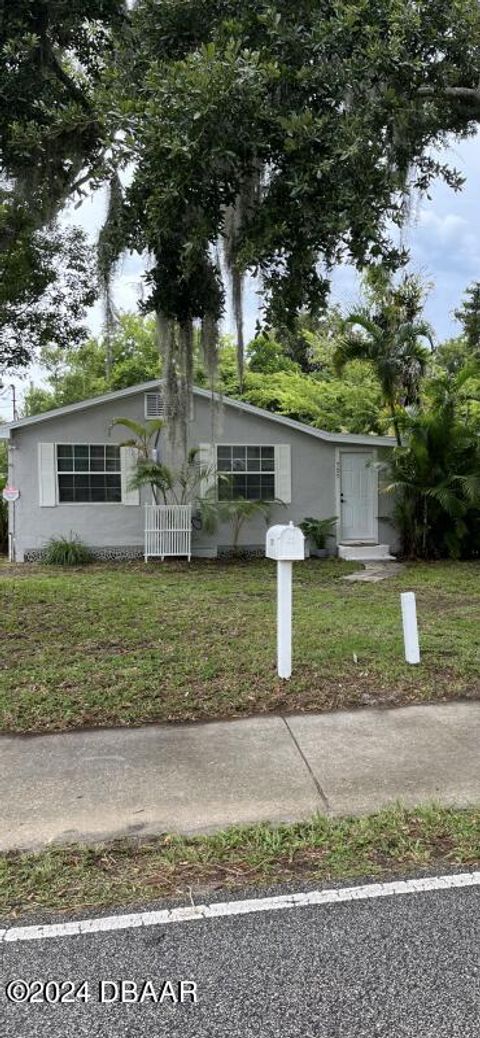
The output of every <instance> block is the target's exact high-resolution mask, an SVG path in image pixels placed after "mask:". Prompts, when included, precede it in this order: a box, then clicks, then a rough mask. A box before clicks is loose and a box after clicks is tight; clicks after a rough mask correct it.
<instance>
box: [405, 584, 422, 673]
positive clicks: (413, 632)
mask: <svg viewBox="0 0 480 1038" xmlns="http://www.w3.org/2000/svg"><path fill="white" fill-rule="evenodd" d="M400 598H401V602H402V620H403V639H404V642H405V659H406V661H407V663H420V646H419V643H418V624H417V606H416V603H415V595H414V593H413V591H404V592H403V594H401V595H400Z"/></svg>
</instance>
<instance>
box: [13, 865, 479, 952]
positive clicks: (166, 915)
mask: <svg viewBox="0 0 480 1038" xmlns="http://www.w3.org/2000/svg"><path fill="white" fill-rule="evenodd" d="M478 886H480V872H461V873H458V874H456V875H450V876H425V877H424V878H423V879H407V880H396V881H394V882H393V883H367V884H365V885H364V886H359V887H340V888H339V889H337V890H313V891H311V892H310V893H305V894H281V895H279V896H278V897H263V898H251V899H250V900H248V901H224V902H217V903H214V904H212V905H186V906H184V907H183V908H167V909H162V910H160V911H157V912H136V913H132V914H131V915H112V916H105V917H103V918H99V919H79V920H77V921H75V922H67V923H50V924H46V925H45V926H13V927H11V929H9V930H3V931H2V930H0V944H2V943H4V944H7V943H9V942H14V941H41V940H45V939H46V938H53V937H78V936H81V935H82V934H83V935H86V934H93V933H106V932H111V931H114V930H131V929H138V928H139V927H142V926H166V925H167V924H169V923H185V922H192V921H193V920H197V919H221V918H222V917H224V916H233V915H250V914H251V913H253V912H278V911H281V910H284V909H288V908H290V909H291V908H307V907H309V906H311V905H338V904H341V903H343V902H345V901H366V900H370V899H374V898H377V897H396V896H399V895H402V894H425V893H428V892H430V891H434V890H457V889H458V888H459V887H478Z"/></svg>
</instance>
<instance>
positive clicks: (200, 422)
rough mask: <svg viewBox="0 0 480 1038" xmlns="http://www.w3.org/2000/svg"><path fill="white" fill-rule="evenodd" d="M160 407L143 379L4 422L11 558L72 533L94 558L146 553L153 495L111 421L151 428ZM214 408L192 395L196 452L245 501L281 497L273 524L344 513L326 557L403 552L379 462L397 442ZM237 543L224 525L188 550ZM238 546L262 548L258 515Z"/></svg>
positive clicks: (246, 408)
mask: <svg viewBox="0 0 480 1038" xmlns="http://www.w3.org/2000/svg"><path fill="white" fill-rule="evenodd" d="M162 408H163V404H162V384H161V382H148V383H144V384H143V385H138V386H133V387H130V388H128V389H123V390H120V391H118V392H112V393H108V394H107V395H104V396H99V397H96V398H95V399H91V400H85V401H82V402H80V403H76V404H72V405H70V406H68V407H62V408H59V409H58V410H56V411H50V412H47V413H44V414H40V415H37V416H35V417H32V418H22V419H20V420H19V421H16V422H13V423H11V424H10V425H3V426H0V437H1V438H3V439H6V440H8V447H9V477H8V482H9V484H10V485H11V486H14V487H15V488H17V489H18V491H19V497H18V500H16V501H15V502H12V503H10V504H9V528H10V534H9V543H10V557H11V558H12V559H13V560H15V561H17V562H22V561H29V560H35V559H36V558H38V557H39V555H40V554H41V552H42V549H43V548H44V546H45V544H46V542H47V541H48V540H49V538H50V537H52V536H55V535H63V536H67V537H68V536H69V535H70V534H71V533H73V534H76V535H78V537H80V538H81V540H83V541H84V542H85V543H86V544H88V545H89V546H90V547H91V548H92V549H93V550H94V553H95V554H97V555H98V556H99V557H104V558H114V557H120V558H132V557H135V556H142V555H143V550H144V508H143V507H142V506H143V504H145V503H148V502H149V500H150V491H149V490H148V489H144V490H143V489H142V491H141V492H139V491H136V490H131V489H130V479H131V470H132V466H133V465H135V458H136V452H135V451H134V450H133V451H132V449H130V448H128V447H121V446H120V445H121V443H122V441H123V440H125V438H126V434H125V430H123V429H121V428H119V427H118V426H117V427H114V428H113V429H112V428H111V423H112V421H113V420H114V419H117V418H119V417H121V418H132V419H135V420H136V421H139V422H144V421H145V419H146V418H148V417H153V416H158V415H160V416H161V414H162ZM216 410H218V413H217V415H216V420H215V422H214V421H213V417H212V401H211V394H210V392H209V391H207V390H205V389H194V392H193V407H192V413H191V415H190V421H189V423H188V424H189V445H190V446H192V447H193V446H195V447H199V448H200V456H201V458H202V461H203V462H204V463H209V464H210V465H211V466H212V470H213V469H215V468H216V467H218V468H219V469H220V468H221V469H222V470H223V471H226V472H231V474H232V478H233V476H234V477H235V480H234V482H235V485H236V486H237V491H238V494H239V496H243V497H247V498H248V497H261V498H262V499H268V498H272V500H273V499H274V498H276V499H280V500H281V501H282V502H284V507H280V506H278V505H273V506H272V511H271V522H272V523H275V522H280V523H282V522H288V521H289V520H293V521H294V522H300V521H301V520H302V519H303V518H305V516H315V517H328V516H337V517H338V520H337V528H336V536H335V537H334V538H332V541H331V550H332V551H335V550H337V548H338V553H339V554H340V555H342V556H343V557H353V556H355V557H359V556H360V557H362V553H363V554H364V555H369V554H370V555H372V556H373V557H377V556H379V557H382V556H384V555H388V550H389V549H394V548H395V547H396V543H397V537H396V532H395V529H394V526H393V524H392V521H391V518H390V513H391V501H390V499H389V496H388V495H386V494H384V493H382V492H381V486H380V487H379V482H380V483H381V481H382V476H381V471H380V475H379V470H380V469H381V466H379V465H378V464H377V462H379V461H381V460H382V459H384V458H385V457H387V456H388V454H389V451H390V450H391V448H392V447H393V446H394V441H393V440H392V439H391V438H389V437H383V436H358V435H353V434H352V435H350V434H335V433H327V432H323V431H322V430H321V429H314V428H312V427H311V426H307V425H302V424H301V423H300V422H296V421H293V420H292V419H289V418H284V417H282V416H280V415H276V414H272V413H270V412H268V411H263V410H261V409H260V408H258V407H253V406H251V405H249V404H246V403H242V402H240V401H237V400H233V399H230V398H227V397H224V398H223V401H222V405H221V407H220V408H218V409H216ZM213 429H215V432H213V431H212V430H213ZM165 435H166V433H165V432H162V434H161V437H163V436H165ZM161 450H162V446H161V439H160V453H161ZM230 543H231V535H230V532H229V529H228V527H220V528H219V529H218V531H217V533H216V534H215V535H210V536H208V535H207V534H206V533H205V532H204V531H202V530H198V531H194V534H193V541H192V554H193V555H196V556H205V557H215V556H216V555H217V553H218V552H219V551H221V550H222V548H224V547H226V546H228V545H229V544H230ZM241 543H242V546H243V547H250V548H260V547H262V546H264V544H265V523H264V520H263V519H262V518H258V519H255V520H253V521H252V522H250V523H248V524H247V525H246V526H245V527H244V530H243V535H242V542H241Z"/></svg>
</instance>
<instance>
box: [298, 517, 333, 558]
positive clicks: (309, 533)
mask: <svg viewBox="0 0 480 1038" xmlns="http://www.w3.org/2000/svg"><path fill="white" fill-rule="evenodd" d="M336 522H337V516H336V515H334V516H332V517H331V518H330V519H314V518H312V517H311V516H307V518H306V519H304V520H303V521H302V522H301V523H299V524H298V525H299V527H300V529H301V530H302V532H303V533H304V534H305V537H308V538H309V539H310V540H311V541H312V542H313V544H314V545H315V547H316V548H318V549H319V550H322V549H323V548H325V546H326V543H327V537H332V536H333V530H334V527H335V524H336Z"/></svg>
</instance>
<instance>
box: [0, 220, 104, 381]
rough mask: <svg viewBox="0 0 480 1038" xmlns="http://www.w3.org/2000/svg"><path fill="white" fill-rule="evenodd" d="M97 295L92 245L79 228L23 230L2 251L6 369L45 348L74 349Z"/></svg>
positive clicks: (0, 310) (0, 354)
mask: <svg viewBox="0 0 480 1038" xmlns="http://www.w3.org/2000/svg"><path fill="white" fill-rule="evenodd" d="M0 221H1V214H0ZM96 294H97V284H96V270H95V265H94V262H93V260H92V253H91V247H90V246H89V245H88V243H87V239H86V237H85V235H84V234H83V232H81V231H79V230H78V229H76V228H72V229H70V230H66V231H59V230H58V228H56V227H55V226H51V227H50V228H49V229H48V232H47V231H36V232H35V233H34V234H32V235H29V234H26V235H22V234H19V235H18V236H17V237H16V238H15V241H14V242H12V244H11V245H10V246H9V248H8V249H6V250H5V251H3V252H2V251H1V249H0V366H1V368H2V370H6V369H7V370H8V369H9V368H19V367H25V366H26V365H27V364H29V363H30V362H31V361H32V360H33V359H34V358H35V357H36V355H37V354H38V352H39V351H40V350H41V349H42V347H47V348H52V347H55V348H57V349H58V350H66V349H67V348H68V349H70V350H71V351H72V350H73V349H74V348H75V347H76V346H78V344H79V343H80V342H81V341H82V339H84V338H85V337H86V331H85V327H84V321H85V317H86V310H87V307H89V306H92V305H93V303H94V302H95V299H96Z"/></svg>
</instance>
